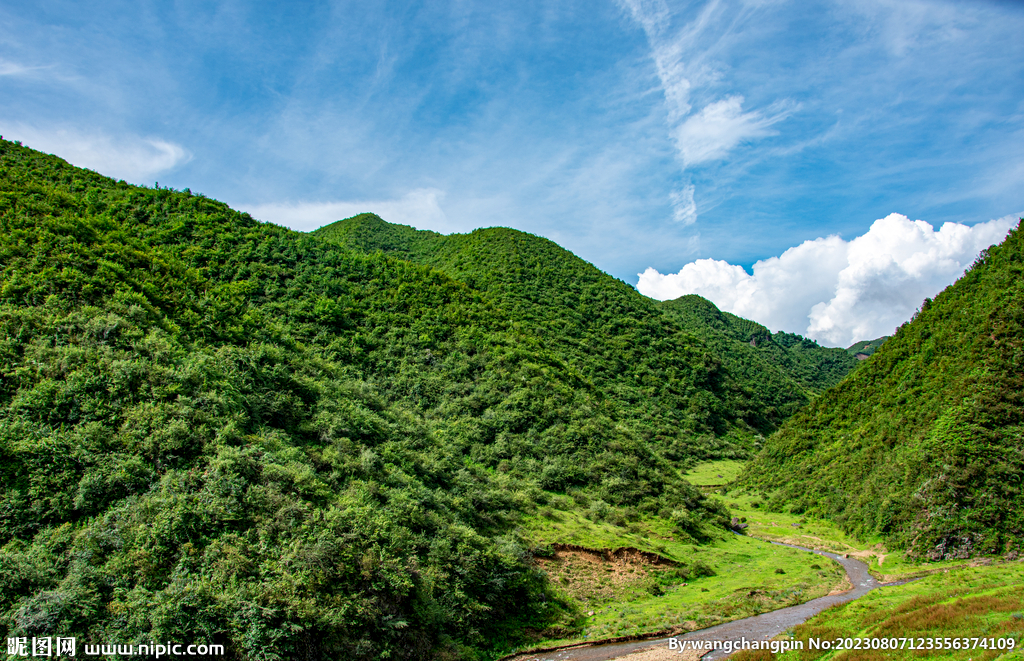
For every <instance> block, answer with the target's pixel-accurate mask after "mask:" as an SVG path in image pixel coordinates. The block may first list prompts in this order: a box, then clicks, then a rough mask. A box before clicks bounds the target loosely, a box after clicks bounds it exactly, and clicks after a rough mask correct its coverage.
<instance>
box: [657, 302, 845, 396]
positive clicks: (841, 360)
mask: <svg viewBox="0 0 1024 661" xmlns="http://www.w3.org/2000/svg"><path fill="white" fill-rule="evenodd" d="M659 307H660V308H661V309H662V311H663V312H665V314H666V315H668V316H669V317H670V318H672V319H674V320H676V321H677V322H679V323H680V324H681V325H682V326H683V327H684V328H685V329H686V330H688V331H690V332H692V333H694V334H697V335H699V336H700V337H702V338H704V339H706V340H708V341H709V342H712V343H713V344H714V345H715V346H716V347H717V348H718V350H719V351H720V353H721V355H722V356H723V357H724V359H725V360H726V364H727V366H728V368H729V370H730V372H732V373H734V374H737V375H739V374H743V377H742V378H743V380H744V382H746V383H749V384H752V385H753V384H758V386H760V387H769V388H772V389H773V390H775V391H777V392H792V393H801V392H802V393H805V394H806V395H809V396H812V397H813V396H816V395H818V394H820V393H821V392H822V391H824V390H826V389H828V388H831V387H832V386H834V385H836V384H837V383H839V382H840V381H841V380H842V379H843V378H844V377H845V376H846V375H847V374H848V373H849V371H850V370H851V369H853V368H854V367H856V366H857V361H856V360H855V359H852V358H851V355H850V354H849V353H848V352H847V351H844V350H842V349H831V348H827V347H822V346H820V345H819V344H818V343H817V342H815V341H814V340H809V339H807V338H805V337H801V336H800V335H796V334H793V333H786V332H781V331H780V332H777V333H772V332H771V331H770V330H768V329H767V328H766V327H764V326H762V325H761V324H759V323H757V322H754V321H750V320H749V319H743V318H742V317H737V316H736V315H734V314H730V313H729V312H722V311H721V310H719V309H718V308H717V307H716V306H715V304H714V303H712V302H711V301H709V300H707V299H704V298H701V297H700V296H697V295H696V294H690V295H687V296H682V297H680V298H677V299H675V300H672V301H664V302H662V303H660V304H659ZM780 389H781V390H780ZM798 399H799V401H800V405H803V404H805V403H806V402H807V399H806V398H802V397H801V398H798ZM794 401H796V400H794Z"/></svg>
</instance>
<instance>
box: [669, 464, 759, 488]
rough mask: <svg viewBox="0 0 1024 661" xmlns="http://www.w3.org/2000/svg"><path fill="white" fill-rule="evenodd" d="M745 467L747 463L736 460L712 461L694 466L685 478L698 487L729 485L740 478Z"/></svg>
mask: <svg viewBox="0 0 1024 661" xmlns="http://www.w3.org/2000/svg"><path fill="white" fill-rule="evenodd" d="M745 465H746V462H744V461H736V460H734V459H723V460H721V461H710V462H707V463H703V464H699V465H697V466H694V467H693V468H691V469H690V470H688V471H687V472H686V474H685V475H684V476H683V477H685V478H686V479H687V480H689V482H690V484H692V485H694V486H698V487H702V486H710V485H722V484H729V483H730V482H732V481H733V480H735V479H736V478H737V477H739V475H740V471H742V470H743V467H744V466H745Z"/></svg>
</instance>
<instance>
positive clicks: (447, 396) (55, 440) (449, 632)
mask: <svg viewBox="0 0 1024 661" xmlns="http://www.w3.org/2000/svg"><path fill="white" fill-rule="evenodd" d="M393 227H394V226H389V227H388V228H385V229H388V232H389V233H390V232H391V229H390V228H393ZM479 235H480V236H481V237H483V238H485V239H486V242H485V243H483V244H480V246H477V247H476V248H474V249H477V250H480V251H482V252H480V253H479V258H480V259H483V258H484V257H485V256H486V255H488V254H491V255H493V254H497V253H498V252H500V250H501V249H502V247H503V246H504V247H505V248H506V249H508V250H511V251H513V252H515V251H520V252H519V253H516V254H519V255H520V257H521V258H522V259H521V261H520V262H514V261H508V262H507V266H508V268H507V270H505V271H502V272H495V271H489V272H485V269H479V270H477V271H473V272H472V273H471V272H470V271H472V270H473V268H474V267H473V264H474V262H473V261H472V259H471V258H472V257H473V255H474V253H473V251H472V250H469V251H462V250H456V249H454V248H453V249H452V250H451V251H449V252H442V253H439V256H437V259H438V261H439V263H440V262H441V261H442V260H449V261H451V264H452V265H451V266H450V269H449V270H452V271H453V272H454V269H455V268H456V265H457V264H459V263H460V261H459V260H464V263H465V264H466V267H465V268H466V271H465V273H464V274H463V275H465V276H466V277H465V280H466V281H460V280H457V279H454V278H453V277H451V276H450V275H448V274H446V273H442V272H440V271H438V270H436V269H432V268H430V267H429V266H427V265H419V264H415V263H413V262H411V261H408V260H407V259H399V258H397V257H392V256H387V255H385V254H383V253H382V252H381V251H379V250H376V249H375V250H374V251H373V252H371V253H369V254H367V253H366V252H365V251H362V252H359V251H353V250H350V249H348V248H344V247H341V246H339V245H337V243H336V242H332V241H331V240H325V238H324V237H321V236H310V235H303V234H299V233H296V232H292V231H289V230H286V229H283V228H280V227H276V226H273V225H269V224H263V223H259V222H257V221H255V220H254V219H252V218H251V217H249V216H248V215H246V214H240V213H237V212H235V211H232V210H231V209H229V208H228V207H227V206H225V205H223V204H221V203H219V202H216V201H213V200H209V199H207V198H205V197H202V196H196V195H192V194H191V193H190V192H188V191H184V192H179V191H172V190H168V189H156V190H152V189H146V188H140V187H136V186H130V185H128V184H125V183H124V182H114V181H112V180H110V179H107V178H104V177H102V176H99V175H97V174H95V173H92V172H89V171H86V170H81V169H78V168H73V167H71V166H69V165H68V164H66V163H65V162H63V161H61V160H60V159H58V158H55V157H52V156H46V155H43V154H39V153H37V152H34V151H31V150H29V149H27V148H24V147H21V146H19V145H15V144H14V143H10V142H6V141H4V142H0V327H2V328H3V335H2V339H0V471H2V476H3V479H2V487H0V628H2V629H4V630H5V631H6V632H7V634H8V635H23V636H33V635H64V634H72V635H78V636H79V637H80V640H81V639H85V640H90V641H96V642H99V641H109V640H115V639H116V640H119V641H122V642H126V643H127V642H129V641H133V640H134V641H136V642H139V641H149V640H179V641H187V640H195V641H205V642H208V643H224V644H226V645H227V646H228V649H229V651H230V653H231V654H233V655H235V656H237V657H239V658H252V659H256V658H274V657H276V656H278V657H280V658H300V657H301V658H335V657H337V656H339V655H344V656H345V657H346V658H352V659H362V658H366V659H370V658H429V657H431V656H435V655H437V656H472V655H474V654H475V653H476V652H474V650H497V649H501V648H502V647H503V646H507V645H511V644H513V643H514V642H515V640H516V637H517V636H519V637H521V636H522V635H524V634H526V633H529V632H530V631H539V630H542V629H543V628H544V627H548V626H550V625H552V624H553V623H558V622H565V621H567V613H566V609H567V608H568V606H567V605H566V604H565V603H564V602H562V601H561V600H560V599H559V598H558V597H557V595H556V594H554V593H553V592H552V588H551V587H550V586H549V585H548V583H547V582H546V579H545V578H544V575H543V574H541V573H540V572H538V571H537V570H536V569H535V567H534V566H533V565H532V563H531V561H530V557H529V553H528V549H527V548H526V547H525V544H524V543H523V541H522V540H521V538H520V537H519V536H518V533H517V528H516V525H517V522H518V521H519V520H520V517H521V514H522V513H523V512H525V511H530V510H531V508H533V507H534V503H535V502H537V501H543V500H545V499H546V498H547V496H546V495H545V494H546V492H567V491H568V492H572V493H576V492H580V493H585V494H587V497H588V498H589V499H590V500H591V502H595V503H598V504H603V505H602V506H609V507H613V508H616V511H617V512H618V513H619V516H621V517H622V518H624V519H625V520H628V519H629V518H630V517H633V518H635V517H637V516H640V515H645V516H655V515H660V516H662V517H664V518H666V519H670V520H673V521H681V522H684V523H680V524H679V526H680V530H679V533H678V534H680V535H684V536H685V535H686V534H688V533H690V534H693V535H694V536H699V535H700V528H701V526H706V525H722V524H723V523H724V511H722V510H721V508H720V506H718V505H716V504H715V503H713V502H711V501H708V500H706V499H705V498H704V497H703V496H702V495H701V494H700V492H699V491H698V490H696V489H694V488H693V487H691V486H690V485H689V484H688V483H687V482H685V480H683V479H682V478H681V477H680V473H679V471H678V470H677V468H678V466H676V465H674V464H673V463H672V462H682V463H691V462H692V461H694V460H696V459H699V458H707V457H717V456H723V455H733V454H742V452H743V449H742V448H743V446H744V444H745V443H747V442H749V440H750V439H752V438H753V437H754V434H755V432H756V429H766V428H767V427H765V425H771V424H773V423H774V420H776V418H769V419H768V421H767V422H759V421H760V420H761V418H759V417H758V416H759V415H760V414H759V413H757V412H756V411H755V412H753V413H750V414H749V416H748V417H749V419H750V420H753V421H754V422H755V423H757V424H761V425H762V426H761V427H759V428H754V427H752V426H751V423H749V422H748V421H747V420H745V419H740V420H736V419H735V417H734V416H735V414H734V413H733V412H732V411H731V410H730V408H729V407H730V406H731V404H730V402H732V401H737V400H740V399H742V398H743V397H745V395H744V393H743V391H742V389H741V388H739V387H738V386H737V384H736V382H735V380H734V379H733V378H732V377H731V376H730V375H729V374H727V373H726V372H725V371H724V370H722V368H721V366H720V361H718V360H717V359H716V358H715V356H714V355H713V354H712V353H711V351H710V350H709V348H708V347H707V346H706V344H704V343H703V342H702V341H701V340H700V339H699V338H696V337H694V336H692V335H690V334H686V333H684V332H682V331H681V329H680V328H679V327H677V326H673V325H672V324H666V323H665V322H664V320H663V318H662V316H661V315H660V313H659V312H658V311H657V309H656V308H655V307H654V305H653V303H652V302H650V301H648V300H647V299H644V298H643V297H641V296H639V295H638V294H636V292H635V291H633V290H631V289H630V288H629V287H627V286H626V285H624V284H622V283H619V282H617V281H614V280H613V279H611V278H608V277H607V276H604V275H603V274H600V273H599V272H597V271H596V269H593V267H590V266H589V265H585V264H584V263H583V262H582V261H580V260H576V259H575V258H573V260H574V261H572V262H571V263H570V264H569V265H568V266H566V267H563V266H562V265H559V264H554V265H552V264H551V260H550V259H548V258H547V257H545V258H544V259H539V260H538V261H534V262H531V261H530V260H531V259H533V258H532V257H531V256H530V254H529V253H530V251H532V250H534V249H535V248H537V244H539V245H540V246H541V247H542V248H544V249H548V250H550V251H553V252H551V254H552V255H554V256H555V257H557V259H555V260H554V261H555V262H557V261H558V260H560V259H562V258H563V257H564V256H565V255H566V253H564V251H560V249H557V246H554V244H550V242H543V241H542V240H540V239H536V237H529V236H528V235H522V234H520V233H513V232H510V231H508V230H493V231H485V232H482V233H479ZM412 236H413V237H414V238H416V239H417V240H420V239H422V238H423V237H424V236H429V235H427V234H426V233H415V234H413V235H412ZM435 236H436V235H435ZM468 236H469V237H473V236H474V235H468ZM466 241H467V242H468V243H470V244H471V243H472V241H471V240H470V239H466ZM517 241H526V242H527V243H528V244H529V245H526V246H523V245H521V244H519V243H516V242H517ZM414 243H415V242H414V241H410V242H408V246H407V248H406V250H407V254H406V255H404V256H405V257H415V253H414V250H413V249H414V248H416V246H415V245H413V244H414ZM452 245H455V244H454V243H453V244H452ZM545 247H546V248H545ZM503 259H504V258H503ZM509 260H511V255H510V256H509ZM550 269H553V271H550V272H551V273H553V274H554V275H555V276H556V277H557V278H561V280H557V281H555V282H553V283H552V286H551V287H548V288H545V287H543V286H541V285H542V284H543V283H542V282H541V281H536V280H531V278H530V277H528V276H529V274H530V273H537V272H542V273H548V272H549V270H550ZM560 269H561V270H560ZM565 279H571V280H572V282H566V280H565ZM517 282H518V283H520V284H522V285H523V286H522V287H520V286H519V285H517V284H516V283H517ZM530 282H534V283H535V285H536V286H532V285H530ZM470 285H471V286H470ZM563 285H565V286H566V287H571V288H575V289H571V288H570V289H560V287H562V286H563ZM582 290H586V292H588V293H586V295H585V296H584V301H585V303H586V306H587V307H582V306H581V305H580V296H579V295H578V294H577V292H579V291H582ZM559 301H561V302H559ZM531 306H533V307H531ZM545 306H555V307H556V312H554V313H552V312H546V311H543V310H540V308H543V307H545ZM559 306H560V307H559ZM568 309H576V312H575V313H574V316H568V313H566V312H565V311H566V310H568ZM563 313H564V314H565V315H566V316H565V317H564V318H563V317H561V316H560V315H563ZM560 324H561V325H560ZM574 324H575V325H574ZM563 333H564V334H567V336H566V337H561V335H562V334H563ZM573 333H574V334H573ZM580 347H583V348H582V349H581V348H580ZM684 524H685V525H684ZM568 617H569V619H571V613H569V614H568Z"/></svg>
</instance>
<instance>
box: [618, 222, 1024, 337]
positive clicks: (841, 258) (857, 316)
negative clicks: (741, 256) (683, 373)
mask: <svg viewBox="0 0 1024 661" xmlns="http://www.w3.org/2000/svg"><path fill="white" fill-rule="evenodd" d="M1018 218H1020V215H1017V214H1014V215H1009V216H1005V217H1003V218H999V219H996V220H990V221H988V222H986V223H979V224H977V225H974V226H971V227H968V226H967V225H961V224H959V223H944V224H943V225H942V227H941V228H939V230H938V231H935V228H934V227H932V226H931V225H930V224H929V223H926V222H924V221H923V220H915V221H911V220H909V219H908V218H907V217H906V216H903V215H900V214H896V213H894V214H890V215H888V216H886V217H885V218H882V219H879V220H876V221H875V222H874V223H873V224H872V225H871V228H870V229H869V230H868V231H867V233H865V234H863V235H861V236H858V237H856V238H854V239H853V240H851V241H844V240H843V239H842V238H840V237H838V236H829V237H825V238H818V239H814V240H813V241H805V242H804V243H802V244H800V245H799V246H795V247H793V248H790V249H789V250H787V251H785V252H784V253H782V255H780V256H778V257H771V258H769V259H765V260H761V261H759V262H757V263H756V264H754V267H753V269H752V270H753V273H752V274H748V273H747V272H746V271H744V270H743V268H742V267H739V266H736V265H733V264H729V263H728V262H725V261H721V260H714V259H699V260H697V261H695V262H691V263H689V264H687V265H685V266H684V267H683V268H682V270H680V271H679V272H678V273H670V274H661V273H659V272H658V271H656V270H654V269H653V268H648V269H647V270H646V271H645V272H644V273H642V274H640V282H639V283H638V285H637V289H639V290H640V291H641V292H642V293H643V294H645V295H647V296H650V297H652V298H656V299H660V300H667V299H672V298H678V297H679V296H683V295H685V294H699V295H701V296H703V297H705V298H707V299H709V300H711V301H713V302H714V303H715V304H716V305H718V306H719V307H720V308H721V309H723V310H726V311H728V312H732V313H733V314H737V315H739V316H741V317H746V318H748V319H753V320H755V321H757V322H760V323H762V324H764V325H765V326H768V327H769V328H771V329H772V330H785V331H789V332H795V333H800V334H802V335H806V336H807V337H810V338H813V339H815V340H818V341H819V342H821V343H822V344H826V345H829V346H849V345H851V344H853V343H854V342H857V341H859V340H865V339H874V338H876V337H880V336H882V335H891V334H892V332H893V331H894V330H895V329H896V328H897V327H898V326H899V325H900V324H902V323H903V322H905V321H907V320H908V319H910V317H911V316H912V315H913V313H914V311H915V310H916V309H917V308H918V307H919V306H920V305H921V301H923V300H924V299H925V297H928V296H935V295H936V294H937V293H938V292H940V291H941V290H942V289H944V288H945V287H946V286H948V285H949V284H951V283H953V282H954V281H955V280H956V279H957V278H958V277H960V275H961V274H962V273H963V272H964V270H965V269H966V268H968V267H969V266H970V265H971V263H973V261H974V259H975V258H976V257H977V256H978V253H979V252H980V251H981V250H982V249H984V248H987V247H988V246H990V245H992V244H995V243H999V242H1000V241H1002V239H1003V237H1004V236H1005V235H1006V232H1007V231H1008V230H1009V229H1010V228H1011V227H1013V226H1014V225H1015V224H1016V222H1017V219H1018Z"/></svg>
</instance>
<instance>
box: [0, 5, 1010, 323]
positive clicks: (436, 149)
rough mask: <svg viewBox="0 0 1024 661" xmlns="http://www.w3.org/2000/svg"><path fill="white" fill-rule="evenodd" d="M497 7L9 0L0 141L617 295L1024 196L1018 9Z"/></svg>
mask: <svg viewBox="0 0 1024 661" xmlns="http://www.w3.org/2000/svg"><path fill="white" fill-rule="evenodd" d="M495 5H496V3H488V2H471V1H452V2H447V3H432V2H421V3H410V2H378V3H356V2H338V3H276V2H275V3H269V2H268V3H261V2H224V3H219V4H217V5H214V4H212V3H200V2H187V1H184V2H174V3H171V2H167V3H152V2H130V3H129V2H123V3H119V2H109V1H108V2H103V3H93V2H82V1H78V2H47V1H45V0H44V1H42V2H32V3H28V2H7V3H4V5H2V6H0V35H2V38H0V133H2V134H3V135H4V136H5V137H7V138H15V139H21V140H23V141H24V142H25V143H26V144H28V145H29V146H32V147H36V148H39V149H43V150H45V151H51V152H54V153H57V154H58V155H61V156H63V157H65V158H67V159H68V160H70V161H71V162H73V163H75V164H78V165H83V166H86V167H92V168H93V169H96V170H98V171H100V172H103V173H105V174H110V175H113V176H117V177H121V178H125V179H127V180H129V181H132V182H135V183H143V184H147V185H152V184H153V182H155V181H159V182H160V184H161V185H165V186H166V185H169V186H173V187H175V188H179V189H181V188H185V187H189V188H191V189H192V190H193V191H198V192H202V193H204V194H206V195H209V196H211V197H215V198H218V199H221V200H224V201H226V202H228V203H230V204H232V205H233V206H235V207H238V208H242V209H247V210H250V211H252V212H253V213H254V215H256V216H257V217H260V218H263V219H265V220H271V221H275V222H281V223H282V224H288V225H291V226H293V227H296V228H297V229H313V228H315V227H316V226H318V225H319V224H322V223H324V222H327V221H330V220H334V219H337V218H340V217H344V216H345V215H351V214H353V213H356V212H358V211H363V210H367V211H377V212H378V213H380V214H381V215H382V216H384V217H385V219H388V220H393V221H396V222H404V223H408V224H412V225H415V226H417V227H420V228H429V229H435V230H439V231H443V232H452V231H468V230H471V229H473V228H476V227H486V226H494V225H504V226H510V227H515V228H519V229H522V230H526V231H529V232H534V233H536V234H540V235H543V236H546V237H548V238H551V239H553V240H555V241H557V242H558V243H560V244H561V245H563V246H565V247H567V248H569V249H570V250H572V251H573V252H575V253H576V254H578V255H580V256H581V257H583V258H585V259H587V260H589V261H592V262H593V263H595V264H596V265H597V266H598V267H600V268H602V269H603V270H605V271H608V272H609V273H611V274H613V275H615V276H617V277H620V278H622V279H624V280H626V281H627V282H630V283H633V284H636V283H637V282H638V274H640V273H645V272H648V271H647V270H648V269H653V270H654V271H655V272H657V273H660V274H671V273H676V272H681V269H683V268H684V266H686V265H687V264H691V263H694V262H695V260H698V259H705V260H707V259H713V260H719V261H721V262H725V263H728V264H731V265H734V266H740V267H742V268H744V269H746V272H747V273H748V274H749V273H751V272H752V271H751V269H752V267H753V266H754V264H755V263H756V262H758V261H759V260H767V259H770V258H774V257H778V256H780V255H783V254H784V253H785V251H786V250H787V249H791V248H794V247H797V246H800V245H802V244H803V243H804V242H806V241H814V240H815V239H818V238H824V237H828V236H830V235H835V234H838V235H840V236H841V237H842V238H843V239H844V240H847V241H851V240H853V239H855V238H856V237H859V236H863V235H866V234H867V233H868V232H869V229H870V228H872V227H873V223H875V221H876V220H877V219H882V218H886V217H888V216H889V214H891V213H899V214H903V215H905V216H907V217H908V218H909V219H910V220H917V219H921V220H924V221H926V222H927V223H930V224H931V225H932V226H934V227H935V228H936V230H937V228H939V227H940V226H941V225H942V224H943V223H946V222H956V223H963V224H966V225H969V226H970V225H975V224H977V223H981V222H984V221H989V220H992V219H997V218H1003V217H1005V216H1007V215H1010V214H1015V213H1019V212H1021V211H1022V210H1024V149H1022V147H1024V42H1022V41H1021V39H1020V34H1021V33H1022V32H1024V3H1018V2H1002V3H1000V2H985V1H983V0H975V1H972V2H960V3H954V2H942V1H938V0H936V1H930V0H929V1H925V0H917V1H915V0H900V1H895V0H891V1H890V0H870V1H869V0H861V1H849V2H842V1H837V2H813V1H804V2H785V1H773V0H765V1H761V2H758V1H752V0H751V1H746V2H743V1H737V2H731V1H727V0H722V1H718V2H714V1H712V2H678V3H677V2H670V1H668V0H665V1H663V2H661V1H655V0H619V1H614V0H609V1H608V2H602V1H599V0H591V1H589V2H572V1H567V2H529V1H524V2H517V3H508V6H506V7H497V8H496V7H495ZM1006 222H1007V221H1004V224H1005V223H1006ZM1000 227H1002V226H1000ZM879 231H881V230H879ZM936 235H937V231H936ZM968 244H970V242H969V241H968V242H967V243H965V244H964V245H968ZM970 245H973V244H970ZM964 259H966V258H964ZM897 261H899V260H897ZM961 261H962V260H961ZM958 263H959V262H958ZM968 263H969V261H968ZM961 272H962V269H961ZM797 275H798V276H799V275H800V274H797ZM794 277H796V276H794ZM837 277H838V276H837ZM641 284H642V283H641ZM641 291H643V287H641ZM652 291H653V290H652ZM675 293H678V292H677V291H675V290H673V291H671V292H669V293H664V294H663V295H670V294H675ZM652 295H653V293H652ZM915 295H916V294H915ZM805 316H806V315H805ZM780 324H782V325H789V326H791V328H788V329H789V330H793V329H796V330H800V328H799V327H800V320H799V319H797V320H796V321H792V320H786V321H779V322H778V323H777V324H776V325H780ZM808 328H809V327H808ZM804 330H807V329H804ZM863 332H873V331H868V330H864V331H863ZM822 337H823V338H824V337H825V336H824V335H822ZM838 337H839V336H838V335H837V336H836V338H838ZM836 338H833V339H831V340H830V341H832V342H843V341H845V340H841V339H836Z"/></svg>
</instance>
